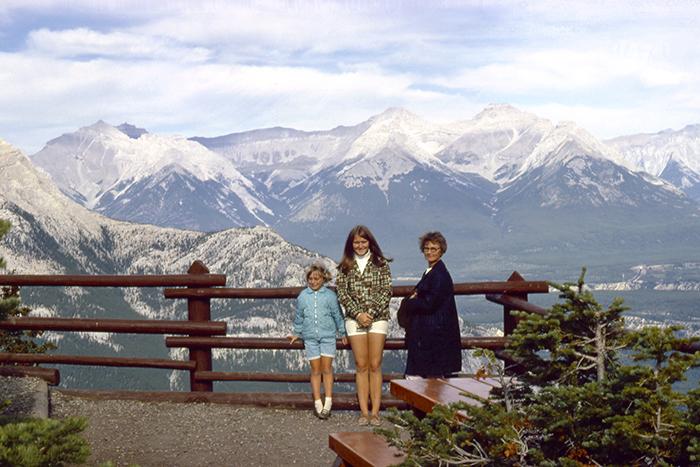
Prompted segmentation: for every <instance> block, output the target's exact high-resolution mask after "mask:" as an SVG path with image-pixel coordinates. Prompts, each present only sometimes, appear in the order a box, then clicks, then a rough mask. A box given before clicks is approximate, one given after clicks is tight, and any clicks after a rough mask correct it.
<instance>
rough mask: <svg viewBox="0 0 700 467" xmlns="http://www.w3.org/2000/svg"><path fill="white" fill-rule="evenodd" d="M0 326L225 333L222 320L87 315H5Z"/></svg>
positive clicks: (24, 328)
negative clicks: (49, 316)
mask: <svg viewBox="0 0 700 467" xmlns="http://www.w3.org/2000/svg"><path fill="white" fill-rule="evenodd" d="M0 329H5V330H8V331H17V330H43V331H82V332H122V333H129V334H194V335H198V336H200V335H201V336H210V335H212V334H215V335H225V334H226V323H225V322H224V321H200V322H196V321H168V320H138V319H87V318H29V317H22V318H8V319H6V320H2V321H0Z"/></svg>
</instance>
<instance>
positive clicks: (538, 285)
mask: <svg viewBox="0 0 700 467" xmlns="http://www.w3.org/2000/svg"><path fill="white" fill-rule="evenodd" d="M302 290H303V287H277V288H247V289H245V288H238V289H236V288H223V287H222V288H216V289H196V288H192V289H165V291H164V294H165V298H296V297H297V295H299V292H301V291H302ZM454 292H455V294H456V295H484V294H505V293H518V294H531V293H548V292H549V285H548V284H547V282H545V281H511V282H508V281H506V282H464V283H460V284H455V285H454ZM411 293H413V286H408V285H397V286H394V287H392V295H393V296H394V297H406V296H408V295H411Z"/></svg>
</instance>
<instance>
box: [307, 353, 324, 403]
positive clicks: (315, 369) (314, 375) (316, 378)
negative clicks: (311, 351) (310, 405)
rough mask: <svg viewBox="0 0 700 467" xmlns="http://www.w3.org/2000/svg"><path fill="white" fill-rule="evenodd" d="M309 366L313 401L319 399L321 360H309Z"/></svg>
mask: <svg viewBox="0 0 700 467" xmlns="http://www.w3.org/2000/svg"><path fill="white" fill-rule="evenodd" d="M309 364H310V365H311V392H312V393H313V395H314V400H315V401H317V400H319V399H321V359H320V358H316V359H314V360H309Z"/></svg>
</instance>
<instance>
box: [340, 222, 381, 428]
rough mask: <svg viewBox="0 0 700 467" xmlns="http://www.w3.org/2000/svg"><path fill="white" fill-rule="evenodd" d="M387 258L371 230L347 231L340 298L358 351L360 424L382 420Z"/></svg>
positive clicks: (357, 385) (353, 346)
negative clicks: (370, 405)
mask: <svg viewBox="0 0 700 467" xmlns="http://www.w3.org/2000/svg"><path fill="white" fill-rule="evenodd" d="M389 261H391V260H390V259H388V258H386V257H385V256H384V254H383V253H382V250H381V248H379V244H378V243H377V240H376V239H375V238H374V235H372V232H370V230H369V229H368V228H367V227H365V226H364V225H358V226H355V227H354V228H353V229H352V230H351V231H350V233H349V234H348V238H347V239H346V241H345V248H344V249H343V257H342V258H341V260H340V264H339V265H338V277H337V279H336V283H337V286H338V288H337V290H338V299H339V300H340V304H341V305H342V306H343V309H344V311H345V327H346V329H347V334H348V337H349V339H350V346H351V347H352V353H353V355H354V357H355V385H356V387H357V398H358V402H359V404H360V411H361V412H362V415H360V418H359V420H358V423H359V424H360V425H367V424H370V425H373V426H379V425H381V419H380V418H379V408H380V406H381V402H382V354H383V352H384V341H385V340H386V334H387V331H388V330H389V301H390V300H391V271H390V270H389ZM368 396H369V399H370V400H371V403H372V407H371V410H370V407H369V406H368V404H367V398H368Z"/></svg>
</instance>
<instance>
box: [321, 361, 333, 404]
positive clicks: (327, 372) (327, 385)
mask: <svg viewBox="0 0 700 467" xmlns="http://www.w3.org/2000/svg"><path fill="white" fill-rule="evenodd" d="M321 374H322V376H323V391H324V393H325V396H326V397H331V398H332V397H333V358H331V357H323V356H321Z"/></svg>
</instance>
